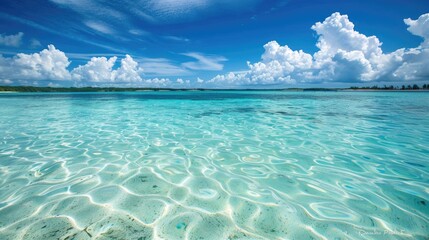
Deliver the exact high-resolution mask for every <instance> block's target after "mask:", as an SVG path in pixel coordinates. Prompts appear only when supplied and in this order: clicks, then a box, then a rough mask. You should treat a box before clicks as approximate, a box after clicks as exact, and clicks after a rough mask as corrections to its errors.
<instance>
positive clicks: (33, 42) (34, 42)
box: [30, 38, 42, 48]
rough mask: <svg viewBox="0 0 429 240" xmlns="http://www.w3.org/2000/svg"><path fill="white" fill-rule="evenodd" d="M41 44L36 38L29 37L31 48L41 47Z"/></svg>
mask: <svg viewBox="0 0 429 240" xmlns="http://www.w3.org/2000/svg"><path fill="white" fill-rule="evenodd" d="M41 46H42V44H41V43H40V41H39V40H37V39H34V38H33V39H31V41H30V47H32V48H38V47H41Z"/></svg>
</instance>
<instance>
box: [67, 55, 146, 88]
mask: <svg viewBox="0 0 429 240" xmlns="http://www.w3.org/2000/svg"><path fill="white" fill-rule="evenodd" d="M116 60H117V57H111V58H109V59H107V58H106V57H93V58H91V60H90V61H89V62H88V63H87V64H85V65H80V66H78V67H76V68H75V69H73V70H72V72H71V73H72V77H73V79H75V80H80V81H89V82H116V83H117V82H141V81H142V78H141V77H140V74H142V73H143V68H141V67H139V66H138V63H137V62H136V61H134V59H133V58H132V57H131V56H130V55H125V58H123V59H122V60H121V65H120V67H119V68H117V69H115V70H113V67H114V65H115V62H116Z"/></svg>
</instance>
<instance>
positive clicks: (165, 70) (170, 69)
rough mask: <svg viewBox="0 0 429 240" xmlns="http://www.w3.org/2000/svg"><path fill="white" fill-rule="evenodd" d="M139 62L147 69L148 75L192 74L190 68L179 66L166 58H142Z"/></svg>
mask: <svg viewBox="0 0 429 240" xmlns="http://www.w3.org/2000/svg"><path fill="white" fill-rule="evenodd" d="M139 62H140V64H141V66H142V67H143V68H144V69H145V74H146V75H158V76H159V75H161V76H185V75H190V74H191V72H190V71H189V70H187V69H184V68H183V67H180V66H177V65H176V64H174V63H172V62H171V61H170V60H168V59H165V58H140V59H139Z"/></svg>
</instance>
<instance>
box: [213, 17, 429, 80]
mask: <svg viewBox="0 0 429 240" xmlns="http://www.w3.org/2000/svg"><path fill="white" fill-rule="evenodd" d="M404 22H405V23H406V24H407V25H408V26H409V27H408V31H410V32H411V33H412V34H414V35H417V36H421V37H422V38H423V39H424V42H423V43H422V44H421V45H420V46H418V47H417V48H412V49H398V50H396V51H394V52H391V53H383V51H382V49H381V45H382V43H381V42H380V40H379V39H378V38H377V37H376V36H366V35H364V34H362V33H360V32H358V31H356V30H355V26H354V24H353V23H352V22H351V21H350V20H349V18H348V16H347V15H341V14H340V13H333V14H332V15H331V16H329V17H328V18H326V19H325V20H324V21H323V22H318V23H316V24H314V25H313V26H312V27H311V29H312V30H314V31H315V32H316V33H317V35H318V40H317V43H316V46H317V47H318V49H319V50H318V51H317V52H315V53H314V54H309V53H305V52H304V51H302V50H298V51H297V50H292V49H291V48H289V46H287V45H285V46H281V45H280V44H278V43H277V42H276V41H271V42H269V43H267V44H265V45H264V50H265V51H264V53H263V55H262V57H261V61H260V62H256V63H248V68H249V69H248V70H247V71H245V72H240V73H233V72H232V73H228V74H225V75H218V76H216V77H214V78H213V79H211V80H210V82H211V83H217V84H229V85H248V84H250V85H252V84H288V83H289V84H290V83H295V82H301V83H311V82H333V81H337V82H366V81H378V80H384V81H386V80H387V81H389V80H419V79H424V78H427V77H429V70H428V68H427V67H425V66H428V65H429V50H428V47H429V45H428V42H429V14H424V15H422V16H420V17H419V18H418V19H417V20H411V19H405V20H404Z"/></svg>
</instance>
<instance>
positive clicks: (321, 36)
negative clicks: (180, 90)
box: [0, 0, 429, 88]
mask: <svg viewBox="0 0 429 240" xmlns="http://www.w3.org/2000/svg"><path fill="white" fill-rule="evenodd" d="M428 12H429V2H428V1H427V0H411V1H403V0H402V1H399V0H371V1H366V0H359V1H357V0H348V1H344V0H311V1H310V0H301V1H298V0H289V1H286V0H278V1H262V0H236V1H227V0H217V1H216V0H187V1H180V0H141V1H125V0H110V1H103V0H46V1H42V0H41V1H31V0H24V1H12V0H3V1H2V3H1V5H0V19H1V21H0V29H1V31H0V34H1V35H0V53H1V54H2V56H1V58H0V81H1V82H0V84H8V85H19V84H30V85H47V84H49V85H52V86H60V85H63V86H71V85H76V86H83V85H91V86H104V85H115V86H154V87H158V86H159V87H255V88H259V87H296V86H349V85H359V84H362V85H374V84H380V83H395V84H398V83H399V84H400V83H402V82H405V83H414V82H424V81H425V80H429V72H428V70H426V67H424V66H426V64H427V62H425V60H424V59H425V58H426V57H429V51H427V47H428V45H429V44H426V43H427V41H425V39H429V20H428V19H429V15H427V13H428ZM425 14H426V15H425ZM404 19H409V21H408V24H407V22H406V21H405V22H404ZM318 22H319V23H320V25H319V26H316V25H317V23H318ZM337 23H339V25H338V24H337ZM409 27H412V29H411V30H410V29H408V30H407V28H409ZM374 38H375V39H376V40H374ZM381 43H382V44H381ZM48 45H50V46H49V47H48ZM44 49H46V50H44ZM300 50H302V51H300ZM91 58H92V60H91Z"/></svg>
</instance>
